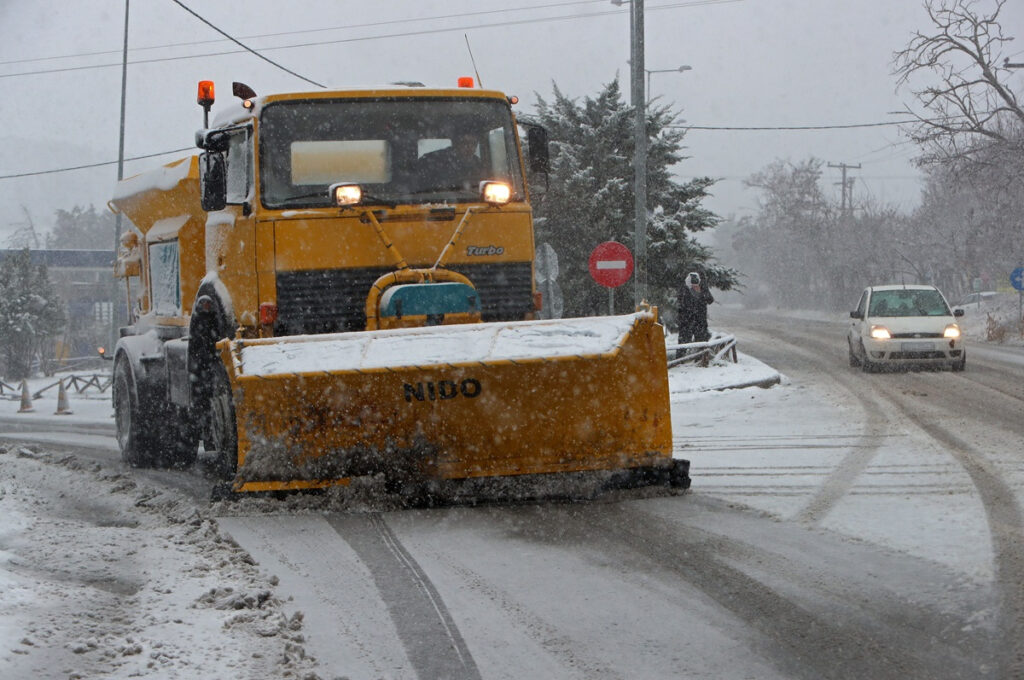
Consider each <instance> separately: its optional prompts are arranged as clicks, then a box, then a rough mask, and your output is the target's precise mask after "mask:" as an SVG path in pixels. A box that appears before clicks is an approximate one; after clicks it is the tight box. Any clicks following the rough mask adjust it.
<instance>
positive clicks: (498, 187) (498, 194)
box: [480, 182, 512, 205]
mask: <svg viewBox="0 0 1024 680" xmlns="http://www.w3.org/2000/svg"><path fill="white" fill-rule="evenodd" d="M480 197H481V198H483V200H484V202H485V203H491V204H492V205H503V204H505V203H508V202H509V201H510V200H512V187H510V186H509V185H507V184H505V183H504V182H480Z"/></svg>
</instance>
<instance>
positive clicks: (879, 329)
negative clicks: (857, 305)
mask: <svg viewBox="0 0 1024 680" xmlns="http://www.w3.org/2000/svg"><path fill="white" fill-rule="evenodd" d="M871 337H872V338H874V339H875V340H891V339H892V333H890V332H889V329H888V328H886V327H885V326H872V327H871Z"/></svg>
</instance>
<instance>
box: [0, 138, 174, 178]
mask: <svg viewBox="0 0 1024 680" xmlns="http://www.w3.org/2000/svg"><path fill="white" fill-rule="evenodd" d="M191 150H192V147H191V146H187V147H185V148H183V149H174V150H172V151H161V152H159V153H150V154H146V155H145V156H132V157H131V158H125V160H126V161H140V160H142V159H144V158H155V157H157V156H166V155H168V154H172V153H181V152H182V151H191ZM104 165H117V161H103V162H102V163H89V164H88V165H76V166H73V167H70V168H54V169H52V170H38V171H36V172H21V173H18V174H15V175H0V179H13V178H15V177H35V176H36V175H53V174H56V173H58V172H70V171H72V170H85V169H86V168H99V167H102V166H104Z"/></svg>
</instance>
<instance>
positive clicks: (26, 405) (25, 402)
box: [18, 380, 35, 413]
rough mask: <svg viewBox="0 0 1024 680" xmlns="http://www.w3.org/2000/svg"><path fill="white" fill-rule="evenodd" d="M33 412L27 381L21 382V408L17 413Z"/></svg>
mask: <svg viewBox="0 0 1024 680" xmlns="http://www.w3.org/2000/svg"><path fill="white" fill-rule="evenodd" d="M32 411H35V409H34V408H32V395H31V394H29V392H28V381H27V380H22V381H21V408H19V409H18V413H32Z"/></svg>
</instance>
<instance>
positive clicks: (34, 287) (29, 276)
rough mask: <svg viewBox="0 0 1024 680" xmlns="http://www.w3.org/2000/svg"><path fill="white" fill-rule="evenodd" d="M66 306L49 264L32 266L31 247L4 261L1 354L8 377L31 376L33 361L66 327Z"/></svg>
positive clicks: (44, 354)
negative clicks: (50, 276)
mask: <svg viewBox="0 0 1024 680" xmlns="http://www.w3.org/2000/svg"><path fill="white" fill-rule="evenodd" d="M64 322H65V317H64V307H63V304H62V303H61V300H60V297H59V296H58V295H57V292H56V290H55V289H54V287H53V284H52V283H51V282H50V278H49V275H48V274H47V271H46V266H45V265H38V266H35V267H34V266H32V258H31V255H30V252H29V250H28V248H25V249H24V250H20V251H13V252H8V253H7V256H6V257H5V258H4V259H3V260H0V348H2V349H0V354H2V359H3V363H4V377H6V378H8V379H11V380H21V379H22V378H27V377H28V376H29V375H30V373H31V372H32V363H33V360H34V359H36V358H37V357H38V358H39V359H40V360H43V359H45V358H46V357H48V356H50V352H48V351H46V350H47V349H49V348H50V346H51V344H52V342H53V339H54V338H55V337H56V336H57V335H58V334H59V333H60V332H61V330H63V328H64Z"/></svg>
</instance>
